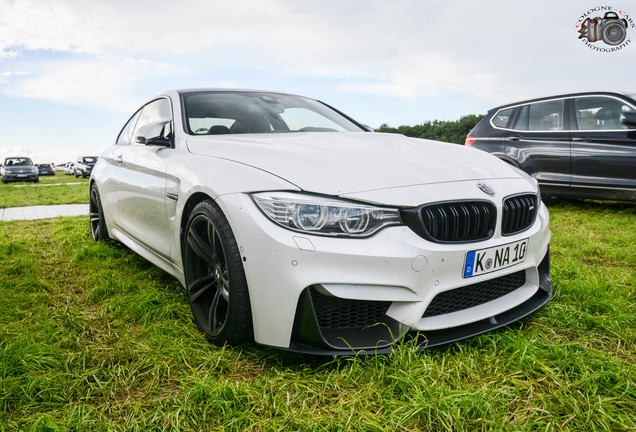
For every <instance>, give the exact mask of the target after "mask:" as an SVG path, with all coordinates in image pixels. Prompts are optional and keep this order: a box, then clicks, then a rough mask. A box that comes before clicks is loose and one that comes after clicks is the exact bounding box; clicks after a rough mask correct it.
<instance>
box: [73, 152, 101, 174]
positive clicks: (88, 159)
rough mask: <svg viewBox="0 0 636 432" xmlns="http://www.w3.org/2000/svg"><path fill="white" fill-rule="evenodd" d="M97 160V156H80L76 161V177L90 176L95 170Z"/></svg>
mask: <svg viewBox="0 0 636 432" xmlns="http://www.w3.org/2000/svg"><path fill="white" fill-rule="evenodd" d="M95 162H97V156H80V157H78V158H77V161H76V162H75V172H74V174H75V177H79V176H82V178H86V177H90V175H91V172H93V167H94V166H95Z"/></svg>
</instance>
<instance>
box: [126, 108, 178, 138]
mask: <svg viewBox="0 0 636 432" xmlns="http://www.w3.org/2000/svg"><path fill="white" fill-rule="evenodd" d="M170 120H172V113H171V109H170V102H168V99H157V100H155V101H152V102H150V103H149V104H148V105H146V106H145V107H143V109H142V110H141V114H140V115H139V120H138V121H137V125H136V126H135V131H134V132H133V134H132V137H131V143H132V144H136V141H135V140H136V138H137V136H139V135H142V133H141V132H142V131H140V129H142V128H144V126H149V125H150V124H151V123H156V122H164V121H170ZM146 138H152V137H146Z"/></svg>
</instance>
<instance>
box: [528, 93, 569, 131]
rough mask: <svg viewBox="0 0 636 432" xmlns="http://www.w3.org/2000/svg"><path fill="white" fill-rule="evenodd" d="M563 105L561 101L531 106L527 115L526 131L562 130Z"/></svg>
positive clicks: (563, 102)
mask: <svg viewBox="0 0 636 432" xmlns="http://www.w3.org/2000/svg"><path fill="white" fill-rule="evenodd" d="M564 105H565V101H564V100H563V99H561V100H556V101H548V102H539V103H534V104H531V105H530V112H529V115H528V130H530V131H548V130H563V107H564Z"/></svg>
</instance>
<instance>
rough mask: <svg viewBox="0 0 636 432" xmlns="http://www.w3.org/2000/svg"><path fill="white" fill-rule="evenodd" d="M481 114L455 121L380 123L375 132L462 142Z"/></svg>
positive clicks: (481, 116) (480, 117)
mask: <svg viewBox="0 0 636 432" xmlns="http://www.w3.org/2000/svg"><path fill="white" fill-rule="evenodd" d="M483 117H484V116H483V115H475V114H470V115H466V116H463V117H461V118H460V119H459V120H456V121H442V120H433V121H428V122H426V123H422V124H421V125H415V126H400V127H398V128H394V127H391V126H389V125H387V124H386V123H383V124H382V125H380V127H379V128H377V129H376V130H375V131H376V132H386V133H398V134H402V135H406V136H408V137H413V138H424V139H431V140H437V141H445V142H450V143H455V144H464V142H465V140H466V135H468V132H470V131H471V129H472V128H474V127H475V125H476V124H477V123H478V122H479V120H481V119H482V118H483Z"/></svg>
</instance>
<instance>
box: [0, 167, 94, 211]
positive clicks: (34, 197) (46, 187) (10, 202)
mask: <svg viewBox="0 0 636 432" xmlns="http://www.w3.org/2000/svg"><path fill="white" fill-rule="evenodd" d="M60 183H61V184H60ZM76 183H79V184H76ZM53 204H88V179H83V178H81V177H80V178H75V176H70V175H64V174H61V173H59V172H58V173H57V174H56V175H55V176H41V177H40V182H39V183H26V182H15V183H7V184H2V183H0V208H8V207H23V206H35V205H53Z"/></svg>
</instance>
